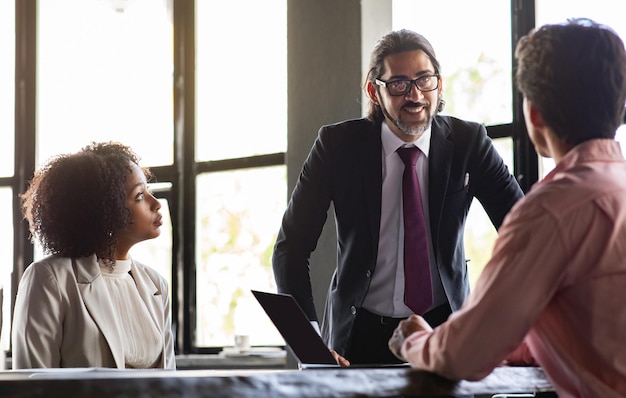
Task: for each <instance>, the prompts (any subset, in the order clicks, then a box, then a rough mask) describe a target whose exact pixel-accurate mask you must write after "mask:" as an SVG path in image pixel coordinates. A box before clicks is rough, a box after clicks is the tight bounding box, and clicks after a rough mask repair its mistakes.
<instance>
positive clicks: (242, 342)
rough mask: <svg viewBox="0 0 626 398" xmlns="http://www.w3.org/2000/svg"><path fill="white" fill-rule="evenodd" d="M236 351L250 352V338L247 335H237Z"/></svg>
mask: <svg viewBox="0 0 626 398" xmlns="http://www.w3.org/2000/svg"><path fill="white" fill-rule="evenodd" d="M235 349H236V350H237V351H239V352H246V351H250V336H248V335H247V334H236V335H235Z"/></svg>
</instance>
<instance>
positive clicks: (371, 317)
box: [359, 308, 406, 326]
mask: <svg viewBox="0 0 626 398" xmlns="http://www.w3.org/2000/svg"><path fill="white" fill-rule="evenodd" d="M359 315H360V316H361V317H362V318H363V319H364V320H366V321H368V322H369V323H373V322H374V323H376V324H381V325H393V326H397V325H398V324H399V323H400V321H402V320H404V319H406V318H393V317H390V316H384V315H378V314H374V313H371V312H369V311H368V310H366V309H365V308H361V310H360V311H359Z"/></svg>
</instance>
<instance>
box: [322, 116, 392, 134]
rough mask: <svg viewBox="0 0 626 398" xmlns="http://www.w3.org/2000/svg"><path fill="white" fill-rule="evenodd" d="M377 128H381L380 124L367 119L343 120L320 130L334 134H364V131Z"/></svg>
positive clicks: (326, 125) (324, 126)
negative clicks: (341, 132)
mask: <svg viewBox="0 0 626 398" xmlns="http://www.w3.org/2000/svg"><path fill="white" fill-rule="evenodd" d="M376 126H380V123H375V122H372V121H371V120H369V119H365V118H358V119H348V120H343V121H341V122H337V123H332V124H325V125H323V126H322V127H321V128H320V130H321V131H332V132H340V131H343V132H363V131H364V130H369V129H375V128H376Z"/></svg>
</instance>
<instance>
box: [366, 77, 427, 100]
mask: <svg viewBox="0 0 626 398" xmlns="http://www.w3.org/2000/svg"><path fill="white" fill-rule="evenodd" d="M376 84H378V85H379V86H383V87H387V90H388V91H389V95H393V96H394V97H398V96H401V95H407V94H408V93H409V91H411V88H412V87H413V85H414V84H415V87H417V89H418V90H419V91H421V92H423V93H425V92H428V91H433V90H436V89H437V88H439V75H426V76H420V77H418V78H417V79H413V80H409V79H402V80H394V81H390V82H384V81H382V80H379V79H376Z"/></svg>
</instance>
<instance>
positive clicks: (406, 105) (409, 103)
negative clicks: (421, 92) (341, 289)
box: [402, 101, 430, 108]
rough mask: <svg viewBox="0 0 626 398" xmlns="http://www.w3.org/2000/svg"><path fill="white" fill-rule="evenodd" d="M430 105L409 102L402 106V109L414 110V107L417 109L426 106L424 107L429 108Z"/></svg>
mask: <svg viewBox="0 0 626 398" xmlns="http://www.w3.org/2000/svg"><path fill="white" fill-rule="evenodd" d="M429 105H430V104H429V103H428V102H413V101H411V102H407V103H405V104H404V105H402V108H414V107H417V106H424V107H426V108H428V106H429Z"/></svg>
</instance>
